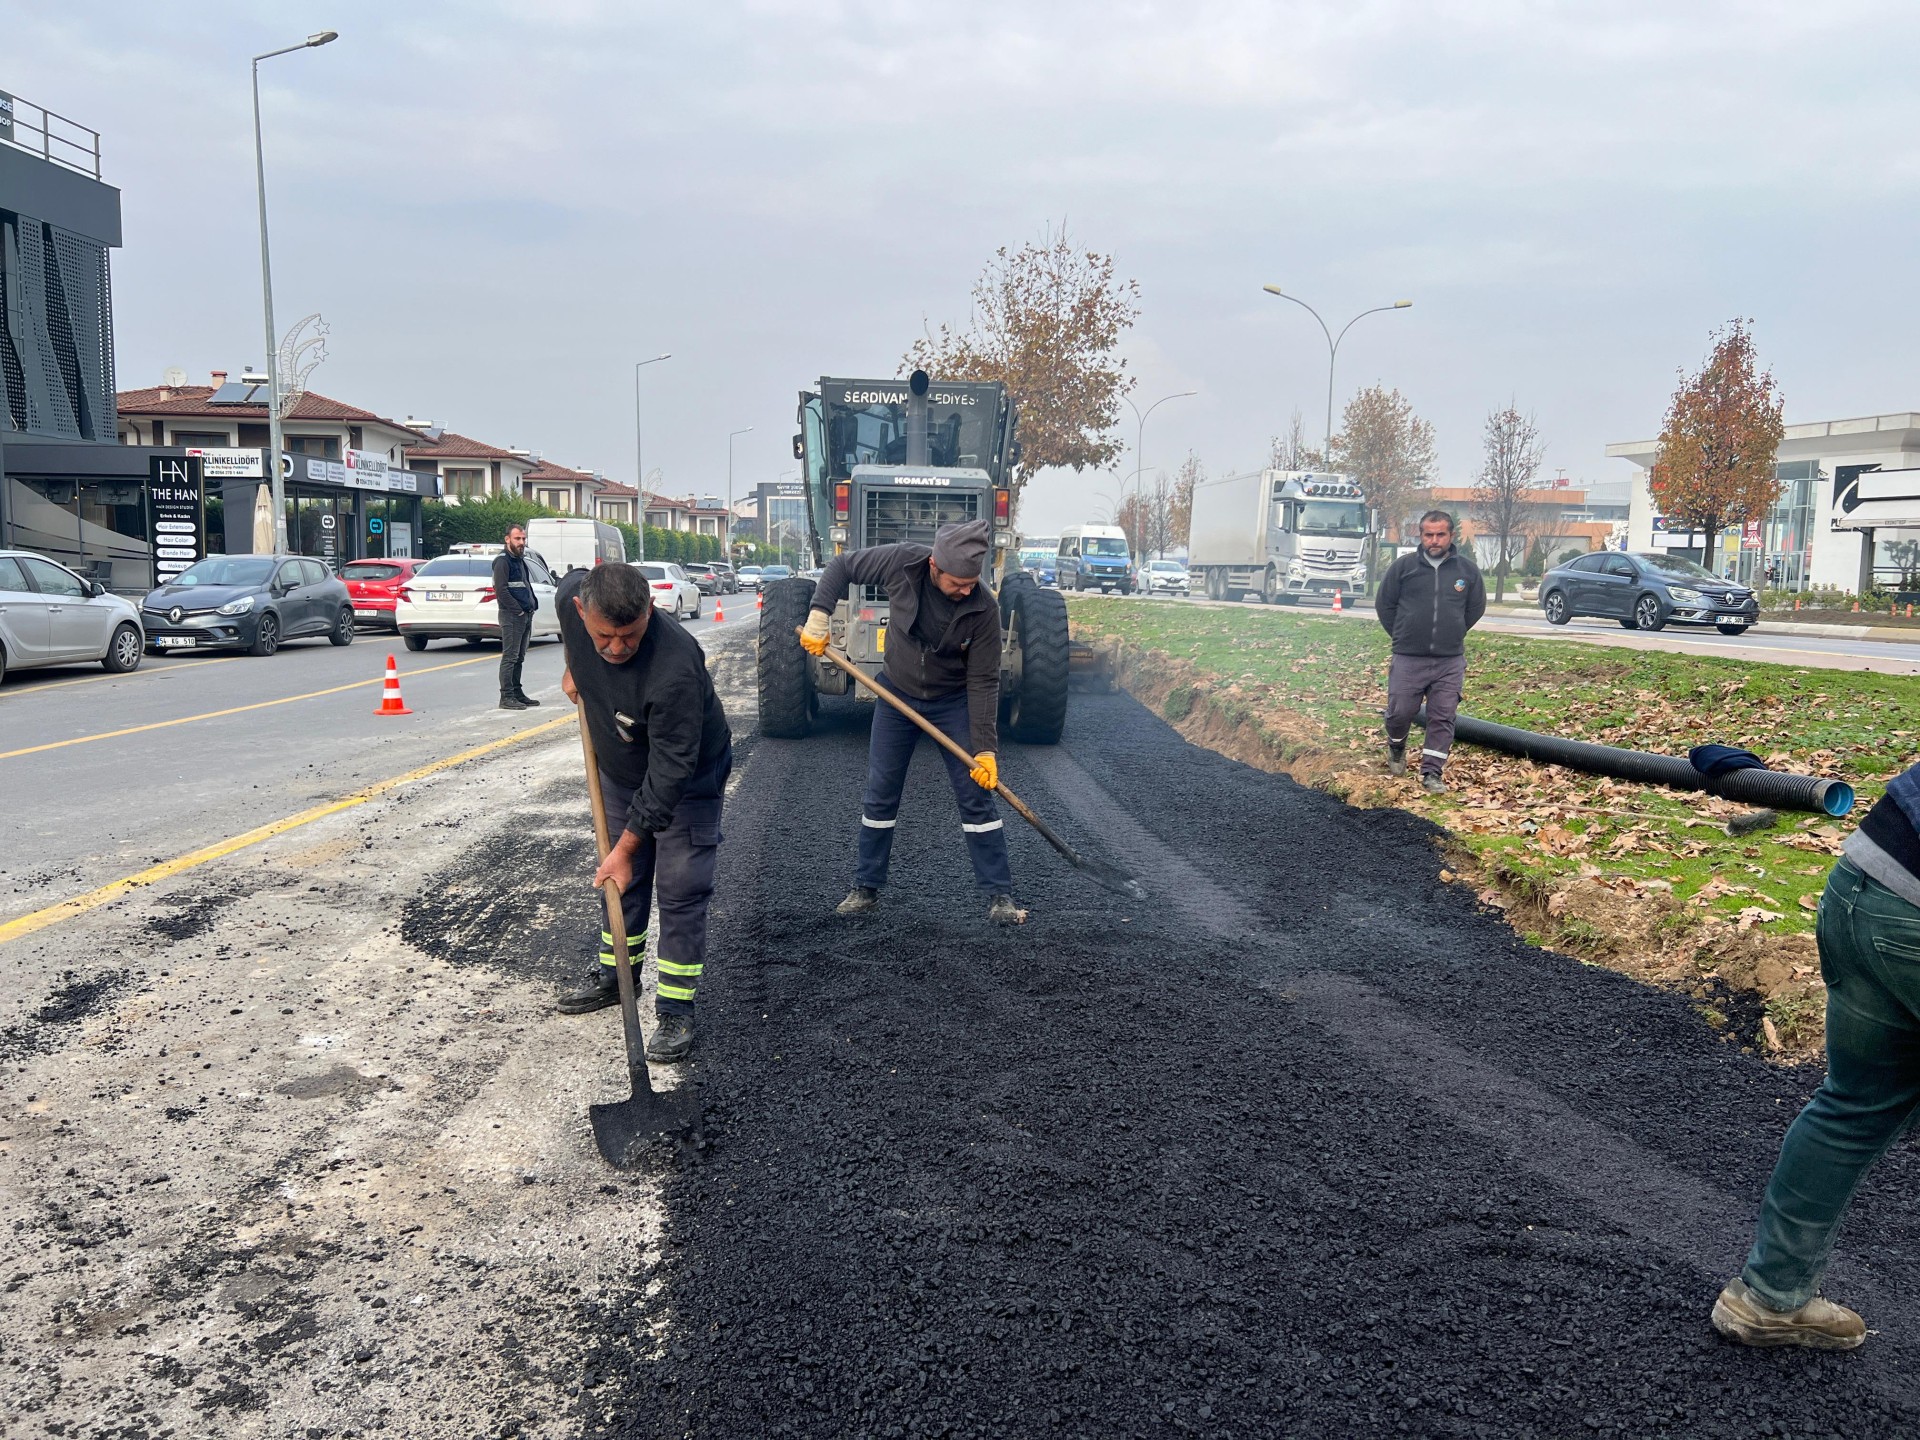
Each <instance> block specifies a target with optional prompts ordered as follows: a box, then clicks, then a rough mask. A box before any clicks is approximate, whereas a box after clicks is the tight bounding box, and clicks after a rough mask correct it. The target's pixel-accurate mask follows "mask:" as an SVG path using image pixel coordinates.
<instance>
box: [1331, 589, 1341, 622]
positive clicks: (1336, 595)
mask: <svg viewBox="0 0 1920 1440" xmlns="http://www.w3.org/2000/svg"><path fill="white" fill-rule="evenodd" d="M1333 613H1334V614H1336V615H1338V614H1339V613H1340V590H1339V587H1338V586H1336V587H1335V588H1334V592H1333Z"/></svg>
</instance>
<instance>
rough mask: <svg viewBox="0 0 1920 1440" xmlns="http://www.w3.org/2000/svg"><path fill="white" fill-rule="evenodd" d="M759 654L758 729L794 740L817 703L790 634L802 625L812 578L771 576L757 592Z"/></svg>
mask: <svg viewBox="0 0 1920 1440" xmlns="http://www.w3.org/2000/svg"><path fill="white" fill-rule="evenodd" d="M761 596H762V600H763V602H764V603H763V605H762V607H761V610H760V636H759V653H758V656H757V669H758V672H759V682H760V733H761V734H762V735H771V736H773V737H775V738H776V739H780V740H797V739H799V738H800V737H801V736H803V735H805V734H806V733H807V731H808V730H810V729H812V728H813V712H814V709H815V707H816V704H817V701H816V699H815V696H814V689H813V673H812V669H811V663H812V662H811V660H810V658H809V657H808V655H807V652H806V651H804V650H802V649H801V648H800V637H799V636H797V635H795V634H794V633H793V632H794V631H795V630H798V629H799V628H800V627H801V626H802V625H804V624H806V623H807V611H808V610H809V609H811V608H812V605H813V581H811V580H776V581H774V582H773V584H771V585H768V586H766V587H764V589H763V590H762V592H761Z"/></svg>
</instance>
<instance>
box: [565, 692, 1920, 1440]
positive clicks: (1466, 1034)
mask: <svg viewBox="0 0 1920 1440" xmlns="http://www.w3.org/2000/svg"><path fill="white" fill-rule="evenodd" d="M860 713H861V714H864V712H860ZM864 751H865V737H864V729H863V726H862V725H861V724H860V723H858V721H857V720H854V719H851V718H840V719H835V720H831V721H830V723H829V724H828V725H827V726H826V733H823V734H818V735H816V736H814V737H813V738H811V739H808V740H806V741H800V742H781V741H768V740H761V741H758V742H756V743H755V744H754V746H753V747H752V750H751V753H750V756H749V758H748V761H747V764H746V769H745V776H744V781H743V783H742V784H740V785H739V786H738V788H737V790H736V793H735V795H734V797H733V799H732V800H731V802H730V805H729V809H728V814H727V827H726V828H727V833H728V837H729V842H728V845H727V848H726V851H725V862H724V865H723V872H722V882H721V884H722V888H721V892H720V893H721V899H720V901H719V902H717V904H716V929H715V937H714V939H715V944H714V957H715V961H716V963H714V964H713V965H711V966H710V969H709V975H708V977H707V979H706V981H705V983H704V984H703V987H702V1002H703V1003H702V1010H703V1032H702V1040H701V1045H702V1050H701V1058H700V1060H699V1062H698V1064H697V1065H696V1066H695V1067H693V1071H694V1077H693V1078H694V1079H695V1080H696V1082H697V1083H698V1084H699V1085H700V1086H701V1088H702V1092H703V1094H704V1096H705V1098H706V1102H707V1105H708V1119H709V1139H710V1141H711V1148H710V1150H709V1151H708V1152H707V1155H706V1158H705V1160H704V1163H699V1164H690V1165H688V1166H687V1167H686V1168H685V1169H684V1170H682V1171H680V1172H679V1173H677V1174H676V1175H674V1176H672V1177H671V1178H670V1179H669V1180H668V1182H667V1188H666V1200H667V1206H668V1221H667V1231H666V1235H665V1237H664V1250H663V1253H664V1257H665V1258H664V1261H663V1263H662V1265H661V1267H660V1270H659V1272H658V1277H657V1278H659V1279H661V1280H663V1281H664V1284H663V1285H661V1286H659V1287H657V1289H656V1290H655V1293H654V1294H653V1295H652V1296H651V1297H650V1298H636V1299H634V1300H631V1301H628V1302H619V1303H615V1304H612V1305H610V1306H608V1307H606V1308H605V1309H604V1310H603V1311H601V1312H597V1313H596V1315H595V1320H596V1323H597V1325H598V1327H599V1329H600V1333H601V1335H602V1337H603V1338H602V1339H601V1340H600V1341H599V1342H598V1343H597V1344H596V1345H595V1346H594V1347H592V1348H591V1350H590V1352H589V1353H588V1354H587V1355H586V1356H585V1357H584V1364H585V1366H586V1368H587V1371H588V1373H589V1375H590V1376H591V1378H592V1380H593V1381H596V1382H600V1383H598V1385H597V1386H596V1388H594V1389H593V1391H592V1394H593V1396H594V1399H593V1401H592V1403H591V1405H590V1406H589V1411H590V1413H589V1415H588V1417H587V1424H588V1428H589V1430H590V1431H591V1432H592V1433H603V1434H614V1435H632V1436H641V1435H647V1436H653V1435H677V1434H691V1435H715V1436H719V1435H740V1434H770V1435H819V1436H827V1435H889V1436H920V1435H968V1436H975V1435H1007V1436H1026V1435H1033V1434H1040V1433H1046V1434H1063V1435H1088V1436H1095V1435H1099V1436H1108V1435H1166V1434H1197V1435H1313V1434H1318V1435H1332V1434H1409V1435H1436V1436H1515V1435H1542V1436H1546V1435H1552V1436H1565V1435H1589V1434H1591V1435H1609V1434H1611V1435H1634V1436H1644V1435H1661V1434H1671V1435H1677V1436H1678V1435H1684V1436H1701V1435H1729V1436H1733V1435H1740V1436H1748V1435H1756V1434H1759V1435H1845V1436H1848V1437H1861V1436H1867V1435H1893V1434H1911V1433H1916V1432H1917V1431H1920V1385H1916V1383H1915V1376H1914V1373H1913V1369H1914V1362H1915V1358H1916V1350H1915V1346H1914V1342H1913V1336H1914V1334H1915V1330H1916V1327H1915V1323H1914V1322H1915V1320H1916V1319H1917V1318H1920V1314H1917V1312H1920V1304H1916V1295H1920V1284H1917V1283H1916V1282H1920V1267H1917V1266H1916V1265H1915V1263H1914V1256H1915V1254H1916V1248H1915V1241H1916V1238H1920V1225H1917V1224H1916V1221H1915V1218H1914V1214H1913V1207H1912V1203H1911V1197H1912V1195H1913V1193H1914V1180H1915V1177H1916V1169H1917V1168H1920V1167H1916V1163H1915V1151H1914V1149H1913V1147H1912V1146H1910V1145H1909V1146H1903V1147H1901V1148H1900V1149H1899V1150H1898V1151H1897V1152H1896V1153H1895V1154H1894V1155H1893V1156H1892V1157H1890V1158H1889V1160H1888V1161H1887V1162H1886V1163H1885V1164H1884V1165H1883V1166H1882V1168H1881V1170H1880V1171H1879V1172H1878V1173H1877V1174H1876V1176H1875V1177H1874V1178H1873V1179H1872V1180H1871V1181H1870V1182H1869V1184H1868V1185H1867V1187H1866V1189H1865V1190H1864V1192H1863V1194H1862V1196H1861V1198H1860V1201H1859V1202H1858V1205H1857V1207H1856V1212H1855V1218H1854V1221H1853V1223H1851V1224H1850V1226H1849V1228H1848V1230H1847V1232H1846V1233H1845V1235H1844V1236H1843V1238H1842V1253H1841V1254H1840V1255H1839V1257H1838V1258H1837V1260H1836V1263H1835V1266H1834V1269H1833V1271H1832V1272H1831V1274H1830V1277H1829V1285H1828V1290H1829V1293H1831V1294H1834V1295H1835V1296H1836V1297H1837V1298H1840V1299H1843V1300H1847V1301H1850V1302H1854V1303H1857V1304H1859V1305H1860V1306H1861V1307H1862V1308H1863V1309H1864V1310H1865V1311H1866V1313H1867V1317H1868V1321H1869V1324H1870V1325H1873V1326H1874V1327H1876V1329H1877V1330H1879V1331H1880V1332H1881V1333H1880V1334H1878V1335H1877V1336H1875V1337H1874V1338H1873V1339H1871V1340H1870V1342H1869V1344H1868V1346H1867V1348H1866V1349H1865V1350H1863V1351H1861V1352H1859V1353H1856V1354H1853V1355H1850V1356H1831V1355H1828V1356H1822V1355H1814V1354H1807V1353H1780V1352H1773V1353H1755V1352H1749V1351H1745V1350H1741V1349H1738V1348H1736V1347H1731V1346H1728V1345H1725V1344H1722V1343H1721V1342H1719V1341H1718V1340H1717V1339H1716V1338H1715V1337H1714V1335H1713V1334H1712V1332H1711V1331H1710V1330H1709V1328H1708V1326H1707V1323H1706V1312H1707V1309H1708V1307H1709V1305H1710V1304H1711V1302H1712V1298H1713V1295H1714V1293H1715V1291H1716V1290H1717V1288H1718V1286H1719V1285H1720V1284H1721V1283H1722V1282H1723V1281H1724V1279H1725V1278H1726V1277H1727V1276H1728V1275H1730V1274H1732V1273H1733V1272H1734V1270H1735V1269H1736V1268H1737V1266H1738V1263H1739V1261H1740V1259H1741V1257H1742V1255H1743V1253H1744V1248H1745V1245H1746V1242H1747V1239H1748V1236H1749V1234H1750V1224H1751V1217H1752V1212H1753V1209H1754V1206H1755V1204H1756V1202H1757V1198H1758V1194H1759V1190H1760V1187H1761V1185H1762V1184H1763V1183H1764V1179H1765V1176H1766V1173H1767V1171H1768V1169H1769V1167H1770V1166H1771V1163H1772V1159H1773V1155H1774V1152H1775V1148H1776V1147H1777V1144H1778V1140H1779V1136H1780V1134H1781V1133H1782V1131H1783V1130H1784V1128H1785V1126H1786V1124H1787V1122H1788V1121H1789V1120H1790V1119H1791V1117H1792V1115H1793V1113H1794V1110H1795V1108H1796V1107H1797V1105H1798V1104H1799V1103H1800V1101H1801V1100H1802V1099H1803V1098H1804V1096H1805V1095H1806V1094H1807V1092H1808V1091H1809V1089H1810V1088H1811V1086H1812V1085H1813V1084H1814V1083H1816V1082H1817V1079H1818V1076H1817V1074H1810V1073H1798V1074H1782V1073H1780V1072H1777V1071H1774V1070H1771V1069H1769V1068H1768V1067H1767V1066H1766V1065H1764V1064H1763V1063H1762V1062H1760V1061H1759V1060H1758V1059H1756V1058H1754V1057H1752V1056H1749V1055H1745V1054H1742V1053H1740V1052H1739V1051H1738V1050H1737V1049H1736V1048H1735V1047H1733V1046H1731V1045H1729V1044H1728V1043H1726V1042H1724V1041H1722V1040H1720V1039H1719V1038H1717V1037H1716V1036H1715V1035H1714V1034H1713V1033H1712V1032H1711V1031H1710V1030H1709V1029H1708V1028H1707V1026H1706V1025H1705V1024H1704V1023H1702V1022H1701V1021H1700V1020H1698V1019H1697V1018H1696V1017H1695V1016H1694V1015H1693V1013H1692V1012H1691V1011H1690V1009H1689V1008H1688V1006H1687V1004H1686V1003H1685V1002H1684V1001H1683V1000H1681V999H1679V998H1676V997H1670V996H1665V995H1658V994H1654V993H1652V992H1649V991H1646V990H1643V989H1641V988H1639V987H1637V986H1635V985H1633V984H1632V983H1630V982H1628V981H1626V980H1624V979H1622V978H1621V977H1618V976H1616V975H1613V974H1610V973H1607V972H1604V971H1599V970H1592V969H1587V968H1584V967H1582V966H1580V965H1578V964H1575V963H1573V962H1571V961H1568V960H1566V959H1564V958H1562V957H1558V956H1554V955H1551V954H1547V953H1544V952H1541V951H1538V950H1534V949H1531V948H1529V947H1527V946H1525V945H1523V944H1522V943H1520V942H1519V941H1518V940H1516V939H1515V938H1514V936H1513V935H1512V934H1511V932H1510V931H1509V930H1508V929H1507V927H1506V926H1505V923H1504V922H1503V921H1502V920H1501V919H1500V917H1499V916H1497V915H1495V914H1492V913H1490V912H1485V911H1483V910H1481V909H1480V908H1479V907H1478V906H1477V905H1476V904H1475V902H1474V900H1473V898H1472V895H1471V894H1470V893H1469V892H1467V891H1466V890H1465V889H1464V888H1463V887H1460V886H1458V885H1448V884H1444V883H1442V882H1441V880H1440V878H1439V875H1440V870H1441V867H1442V864H1443V861H1442V858H1441V856H1440V854H1439V852H1438V850H1437V848H1436V845H1435V840H1436V838H1437V832H1436V831H1435V830H1434V829H1433V827H1431V826H1430V825H1427V824H1426V823H1425V822H1423V821H1421V820H1419V819H1417V818H1415V817H1413V816H1410V815H1406V814H1402V813H1397V812H1382V811H1373V812H1364V813H1362V812H1354V811H1350V810H1348V809H1346V808H1344V807H1342V806H1340V805H1339V804H1338V803H1337V802H1334V801H1332V800H1330V799H1328V798H1327V797H1325V796H1321V795H1318V794H1315V793H1312V792H1308V791H1305V790H1302V789H1300V788H1299V787H1297V786H1295V785H1293V784H1292V783H1291V782H1289V781H1287V780H1285V779H1281V778H1277V777H1274V776H1270V775H1266V774H1263V773H1261V772H1258V771H1255V770H1252V769H1249V768H1247V767H1245V766H1242V765H1239V764H1237V763H1235V762H1232V761H1228V760H1225V759H1222V758H1220V757H1217V756H1214V755H1211V754H1209V753H1207V752H1204V751H1201V750H1197V749H1195V748H1193V747H1190V746H1188V745H1187V744H1185V742H1183V741H1182V740H1181V739H1180V738H1179V737H1178V736H1176V735H1175V734H1174V733H1173V732H1172V731H1171V730H1169V729H1168V728H1167V727H1165V726H1164V725H1162V724H1161V723H1159V722H1158V721H1157V720H1155V719H1154V718H1152V717H1151V716H1149V715H1148V714H1147V713H1146V712H1145V711H1143V710H1142V709H1141V708H1140V707H1139V706H1137V705H1136V704H1135V703H1134V702H1133V701H1131V700H1130V699H1128V698H1126V697H1124V696H1112V697H1087V698H1080V699H1076V702H1075V709H1074V713H1073V715H1072V717H1071V719H1070V722H1069V730H1068V744H1067V746H1065V747H1062V749H1061V750H1059V751H1054V752H1042V751H1019V750H1015V751H1014V752H1013V753H1012V754H1010V755H1009V757H1008V758H1007V762H1006V768H1005V774H1006V777H1007V780H1008V783H1009V784H1011V785H1012V786H1013V787H1014V788H1015V789H1016V790H1019V791H1020V792H1021V793H1022V794H1023V796H1025V797H1026V798H1027V799H1028V800H1029V801H1030V802H1031V803H1032V804H1034V805H1035V807H1036V808H1037V809H1039V810H1040V812H1041V813H1042V814H1043V816H1049V817H1052V816H1058V817H1060V826H1061V828H1063V829H1064V830H1067V831H1069V832H1070V838H1071V839H1074V840H1075V841H1076V842H1078V841H1085V842H1087V843H1088V845H1089V846H1090V847H1091V848H1093V849H1095V850H1096V851H1097V852H1099V853H1101V854H1102V856H1103V858H1106V859H1109V860H1112V861H1114V862H1116V863H1118V864H1121V865H1124V866H1127V867H1129V868H1131V869H1133V870H1134V871H1135V872H1136V873H1137V874H1139V875H1140V877H1141V879H1142V882H1143V884H1145V886H1146V887H1147V889H1148V891H1149V893H1150V895H1151V897H1152V902H1153V903H1152V904H1150V905H1148V906H1140V905H1137V904H1134V903H1132V902H1126V901H1122V900H1120V899H1119V898H1118V897H1116V896H1113V895H1111V894H1109V893H1107V892H1105V891H1102V890H1099V889H1096V888H1094V887H1093V886H1091V885H1089V884H1087V883H1086V882H1085V881H1083V880H1080V879H1077V878H1076V877H1075V876H1073V874H1072V873H1071V872H1069V871H1067V870H1065V868H1064V867H1063V866H1062V865H1061V864H1059V862H1058V861H1057V860H1055V859H1054V858H1053V857H1052V855H1051V852H1048V851H1046V850H1045V848H1044V847H1043V846H1042V845H1041V844H1040V843H1039V842H1038V840H1037V839H1036V838H1034V837H1032V836H1031V835H1029V834H1028V833H1027V832H1026V831H1025V829H1024V827H1021V826H1020V825H1019V823H1018V822H1017V820H1015V819H1014V818H1012V817H1011V816H1009V819H1008V827H1009V830H1008V833H1009V837H1010V839H1011V840H1012V843H1013V852H1014V865H1015V875H1016V878H1017V880H1018V891H1019V896H1020V899H1021V902H1022V903H1023V904H1025V905H1028V906H1030V907H1031V908H1032V912H1033V913H1032V918H1031V920H1030V923H1028V924H1027V925H1026V926H1024V927H1022V928H1020V929H1017V930H1010V931H999V930H994V929H992V928H991V927H989V926H988V925H987V924H986V922H985V918H984V910H985V907H984V904H983V903H982V901H981V899H980V898H979V897H978V896H977V895H976V893H975V892H974V891H973V888H972V883H971V878H970V876H969V874H968V872H967V869H966V861H965V854H964V850H963V847H962V845H961V843H960V840H961V837H960V833H959V823H958V819H957V816H956V815H955V812H954V809H953V802H952V800H951V798H950V795H949V794H948V793H947V789H946V784H947V782H946V779H945V776H944V773H943V772H942V771H941V770H940V768H939V767H938V766H937V764H936V763H935V762H934V759H933V757H932V756H931V755H923V756H922V757H921V758H920V759H919V761H918V762H917V766H916V771H915V775H914V778H913V780H912V782H911V784H910V787H909V796H908V800H907V803H906V805H905V807H904V808H903V811H902V815H903V818H902V821H901V825H900V831H899V835H898V843H897V845H896V849H895V882H894V884H893V885H892V887H891V888H890V889H889V890H888V891H887V892H886V895H885V900H884V908H883V910H882V911H881V913H880V914H879V915H878V916H876V917H874V918H872V919H870V920H868V921H865V922H854V923H849V922H844V921H838V920H836V919H834V918H833V917H832V916H831V914H830V913H829V912H830V911H831V909H832V906H833V905H834V903H835V902H837V901H838V899H839V898H840V896H841V895H842V894H844V893H845V890H846V887H847V885H848V883H849V882H850V871H851V866H852V853H853V844H854V837H855V832H856V828H857V826H858V797H859V782H860V775H861V773H862V766H863V762H864Z"/></svg>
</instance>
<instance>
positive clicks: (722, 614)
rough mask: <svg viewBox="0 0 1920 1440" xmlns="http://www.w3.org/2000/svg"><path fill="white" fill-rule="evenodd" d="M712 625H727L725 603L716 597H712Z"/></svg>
mask: <svg viewBox="0 0 1920 1440" xmlns="http://www.w3.org/2000/svg"><path fill="white" fill-rule="evenodd" d="M713 623H714V624H716V625H724V624H726V623H727V602H726V601H724V600H722V599H721V598H720V597H719V596H718V595H715V596H714V597H713Z"/></svg>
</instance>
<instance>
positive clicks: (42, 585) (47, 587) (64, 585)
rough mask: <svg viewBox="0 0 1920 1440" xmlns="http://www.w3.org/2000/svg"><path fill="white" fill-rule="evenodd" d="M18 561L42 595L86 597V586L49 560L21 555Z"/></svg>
mask: <svg viewBox="0 0 1920 1440" xmlns="http://www.w3.org/2000/svg"><path fill="white" fill-rule="evenodd" d="M20 563H21V564H22V565H24V566H25V567H26V571H27V575H28V577H29V578H30V579H31V580H32V581H33V583H34V587H35V588H36V589H37V590H39V592H40V593H41V594H42V595H58V596H61V597H62V598H65V599H72V600H84V599H86V598H87V587H86V586H84V585H82V584H81V583H80V580H79V577H78V576H76V575H73V574H72V573H70V572H69V571H66V570H62V569H61V568H60V567H59V566H58V565H55V564H54V563H53V562H52V561H51V560H42V559H41V558H40V557H39V556H38V555H22V556H21V557H20Z"/></svg>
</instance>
